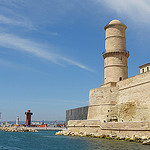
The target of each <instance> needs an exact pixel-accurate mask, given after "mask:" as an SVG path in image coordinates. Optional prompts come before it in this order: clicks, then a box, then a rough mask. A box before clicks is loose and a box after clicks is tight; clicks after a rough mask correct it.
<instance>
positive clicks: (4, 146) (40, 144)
mask: <svg viewBox="0 0 150 150" xmlns="http://www.w3.org/2000/svg"><path fill="white" fill-rule="evenodd" d="M55 133H56V131H39V132H3V131H0V150H150V145H142V144H141V143H134V142H127V141H117V140H108V139H100V138H91V137H75V136H59V135H55Z"/></svg>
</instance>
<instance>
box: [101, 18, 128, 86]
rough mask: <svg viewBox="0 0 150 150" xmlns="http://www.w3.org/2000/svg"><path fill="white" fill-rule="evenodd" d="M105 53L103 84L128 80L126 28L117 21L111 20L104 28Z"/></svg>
mask: <svg viewBox="0 0 150 150" xmlns="http://www.w3.org/2000/svg"><path fill="white" fill-rule="evenodd" d="M104 29H105V31H106V34H105V51H104V52H103V58H104V84H107V83H110V82H118V81H121V80H124V79H127V78H128V64H127V59H128V57H129V52H128V51H127V50H126V36H125V30H126V29H127V26H126V25H124V24H122V23H121V22H120V21H119V20H112V21H111V22H110V23H109V24H108V25H106V26H105V27H104Z"/></svg>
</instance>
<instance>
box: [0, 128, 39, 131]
mask: <svg viewBox="0 0 150 150" xmlns="http://www.w3.org/2000/svg"><path fill="white" fill-rule="evenodd" d="M0 130H2V131H5V132H38V131H37V130H36V129H31V128H27V127H0Z"/></svg>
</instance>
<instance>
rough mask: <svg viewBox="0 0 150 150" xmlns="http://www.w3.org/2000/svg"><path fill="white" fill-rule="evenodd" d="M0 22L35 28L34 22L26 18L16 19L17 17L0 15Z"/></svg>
mask: <svg viewBox="0 0 150 150" xmlns="http://www.w3.org/2000/svg"><path fill="white" fill-rule="evenodd" d="M0 23H1V24H7V25H15V26H21V27H27V28H30V29H33V26H32V23H31V22H30V21H27V20H25V19H22V20H15V19H12V18H8V17H6V16H3V15H0Z"/></svg>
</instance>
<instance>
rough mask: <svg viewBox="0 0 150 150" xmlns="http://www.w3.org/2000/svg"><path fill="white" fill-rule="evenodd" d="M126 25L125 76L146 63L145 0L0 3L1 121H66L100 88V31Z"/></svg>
mask: <svg viewBox="0 0 150 150" xmlns="http://www.w3.org/2000/svg"><path fill="white" fill-rule="evenodd" d="M113 19H118V20H120V21H121V22H122V23H123V24H126V25H127V27H128V28H127V30H126V38H127V50H128V51H129V52H130V57H129V59H128V67H129V77H131V76H134V75H137V74H139V68H138V67H139V66H140V65H142V64H145V63H148V62H150V57H149V56H150V46H149V39H150V28H149V26H150V1H149V0H113V1H112V0H0V93H1V94H0V112H1V113H2V115H1V120H2V121H13V120H16V117H17V116H19V118H20V120H22V121H24V120H25V114H24V113H25V111H27V110H28V109H30V110H31V111H32V112H33V116H32V120H36V121H38V120H46V121H50V120H51V121H52V120H65V111H66V110H67V109H71V108H77V107H82V106H87V105H88V96H89V90H90V89H93V88H99V87H100V85H102V84H103V78H104V75H103V74H104V70H103V68H104V62H103V57H102V52H103V51H104V50H105V41H104V39H105V31H104V26H105V25H107V24H108V23H109V22H110V21H111V20H113Z"/></svg>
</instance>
